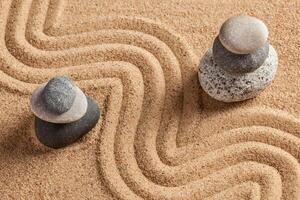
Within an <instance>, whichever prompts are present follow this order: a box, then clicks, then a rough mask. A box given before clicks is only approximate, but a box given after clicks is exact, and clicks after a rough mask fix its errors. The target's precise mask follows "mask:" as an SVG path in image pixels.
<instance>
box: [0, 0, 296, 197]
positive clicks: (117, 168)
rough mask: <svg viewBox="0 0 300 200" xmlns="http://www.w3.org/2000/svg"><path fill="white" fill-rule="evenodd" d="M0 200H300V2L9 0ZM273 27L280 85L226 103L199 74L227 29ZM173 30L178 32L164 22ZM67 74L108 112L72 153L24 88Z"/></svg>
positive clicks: (3, 33) (0, 57)
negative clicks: (235, 18) (48, 128)
mask: <svg viewBox="0 0 300 200" xmlns="http://www.w3.org/2000/svg"><path fill="white" fill-rule="evenodd" d="M0 8H1V12H0V38H1V40H0V46H1V48H0V102H1V103H0V112H1V114H0V199H1V200H3V199H4V200H6V199H38V200H40V199H108V200H110V199H126V200H134V199H151V200H154V199H156V200H157V199H172V200H175V199H178V200H179V199H186V200H194V199H204V200H224V199H226V200H259V199H262V200H283V199H284V200H299V199H300V164H299V160H300V139H299V137H300V118H299V117H300V95H299V92H300V70H299V69H300V67H299V66H300V65H299V63H300V56H299V49H300V37H299V36H300V25H299V22H300V9H299V8H300V1H299V0H293V1H291V0H283V1H279V0H269V1H261V0H245V1H240V0H222V1H219V0H174V1H173V0H172V1H171V0H164V1H161V0H151V1H149V0H139V1H134V0H113V1H112V0H0ZM241 13H245V14H249V15H253V16H256V17H258V18H260V19H262V20H263V21H264V22H265V23H266V24H267V25H268V27H269V32H270V43H271V44H272V45H273V46H274V47H275V48H276V50H277V52H278V57H279V65H278V73H277V76H276V78H275V81H274V82H273V84H272V85H271V86H270V87H268V88H267V89H266V90H265V91H264V92H263V93H262V94H260V95H259V96H258V97H257V98H255V99H252V100H249V101H246V102H242V103H233V104H226V103H221V102H217V101H215V100H213V99H211V98H210V97H209V96H207V95H206V94H205V93H204V92H203V91H202V90H201V89H200V86H199V83H198V78H197V67H198V64H199V61H200V59H201V57H202V56H203V55H204V53H205V52H206V51H207V49H208V48H210V47H211V46H212V42H213V39H214V38H215V37H216V35H217V34H218V30H219V28H220V25H221V24H222V22H223V21H224V20H226V19H227V18H228V17H230V16H232V15H237V14H241ZM169 27H171V28H169ZM55 75H68V76H69V77H71V78H72V79H73V80H74V81H75V82H76V84H77V85H78V86H79V87H80V88H82V90H83V91H84V92H85V93H86V94H87V95H88V96H91V97H92V98H94V99H95V100H96V101H97V102H98V103H99V106H100V108H101V111H102V113H101V114H102V115H101V120H100V121H99V123H98V124H97V126H96V127H95V128H94V129H93V130H92V131H91V133H90V134H88V135H86V136H85V137H83V138H82V139H81V140H80V141H78V142H77V143H75V144H73V145H71V146H69V147H67V148H63V149H59V150H52V149H48V148H46V147H44V146H42V145H41V144H40V143H39V142H38V141H37V139H36V137H35V134H34V130H33V124H34V116H33V114H32V113H31V112H30V109H29V97H30V94H31V93H32V91H33V90H34V89H35V88H36V87H37V85H38V84H41V83H43V82H45V81H46V80H48V79H50V78H51V77H53V76H55Z"/></svg>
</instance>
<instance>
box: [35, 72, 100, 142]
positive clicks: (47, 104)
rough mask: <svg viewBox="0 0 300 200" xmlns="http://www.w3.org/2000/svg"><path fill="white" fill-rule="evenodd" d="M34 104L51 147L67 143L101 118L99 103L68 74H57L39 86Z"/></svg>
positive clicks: (41, 134) (39, 127) (39, 130)
mask: <svg viewBox="0 0 300 200" xmlns="http://www.w3.org/2000/svg"><path fill="white" fill-rule="evenodd" d="M30 106H31V110H32V112H33V113H34V114H35V131H36V135H37V138H38V139H39V141H40V142H41V143H42V144H44V145H46V146H48V147H51V148H60V147H64V146H67V145H69V144H71V143H73V142H75V141H76V140H77V139H79V138H80V137H82V136H83V135H84V134H86V133H88V132H89V131H90V130H91V129H92V128H93V127H94V126H95V125H96V124H97V122H98V120H99V118H100V110H99V107H98V105H97V103H96V102H95V101H94V100H92V99H91V98H90V97H88V96H85V94H84V93H83V92H82V91H81V90H80V89H79V88H78V87H77V86H75V85H74V83H73V82H72V81H71V80H70V79H69V78H68V77H65V76H57V77H54V78H53V79H51V80H50V81H49V82H48V83H45V84H43V85H41V86H40V87H38V88H37V89H36V90H35V91H34V92H33V94H32V97H31V101H30Z"/></svg>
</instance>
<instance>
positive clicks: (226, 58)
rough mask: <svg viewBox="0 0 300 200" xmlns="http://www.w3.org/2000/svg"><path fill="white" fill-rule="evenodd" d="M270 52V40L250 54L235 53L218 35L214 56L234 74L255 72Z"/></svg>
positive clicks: (219, 63) (219, 64) (215, 59)
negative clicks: (226, 46) (228, 48)
mask: <svg viewBox="0 0 300 200" xmlns="http://www.w3.org/2000/svg"><path fill="white" fill-rule="evenodd" d="M268 54H269V42H268V41H267V42H266V43H265V45H264V46H263V47H262V48H259V49H257V50H256V51H254V52H252V53H250V54H235V53H232V52H230V51H228V50H227V49H226V48H225V47H224V46H223V45H222V43H221V42H220V40H219V37H216V39H215V41H214V44H213V58H214V61H215V63H216V64H217V65H218V66H219V67H222V68H223V69H224V70H225V71H227V72H229V73H232V74H236V73H249V72H253V71H254V70H256V69H257V68H259V67H260V66H261V65H262V64H263V63H264V62H265V60H266V58H267V57H268Z"/></svg>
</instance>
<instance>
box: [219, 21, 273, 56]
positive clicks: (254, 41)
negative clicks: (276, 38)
mask: <svg viewBox="0 0 300 200" xmlns="http://www.w3.org/2000/svg"><path fill="white" fill-rule="evenodd" d="M268 35H269V32H268V28H267V26H266V25H265V24H264V22H262V21H261V20H259V19H257V18H255V17H250V16H235V17H231V18H229V19H228V20H226V21H225V22H224V24H223V25H222V27H221V29H220V33H219V39H220V41H221V43H222V44H223V46H224V47H225V48H226V49H227V50H229V51H231V52H232V53H236V54H249V53H252V52H254V51H255V50H257V49H259V48H261V47H262V46H263V45H264V44H265V43H266V42H267V40H268Z"/></svg>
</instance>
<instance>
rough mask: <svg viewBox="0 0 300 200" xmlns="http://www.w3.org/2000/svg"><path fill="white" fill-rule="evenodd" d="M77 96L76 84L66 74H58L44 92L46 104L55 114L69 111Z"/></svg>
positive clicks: (43, 96)
mask: <svg viewBox="0 0 300 200" xmlns="http://www.w3.org/2000/svg"><path fill="white" fill-rule="evenodd" d="M75 96H76V91H75V88H74V85H73V83H72V81H71V80H70V79H69V78H68V77H65V76H57V77H54V78H53V79H51V80H50V81H49V82H48V83H47V85H46V86H45V88H44V91H43V93H42V98H43V100H44V104H45V106H46V107H47V108H48V109H49V110H50V111H51V112H53V113H55V114H62V113H64V112H66V111H68V110H69V109H70V108H71V107H72V105H73V102H74V100H75Z"/></svg>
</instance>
